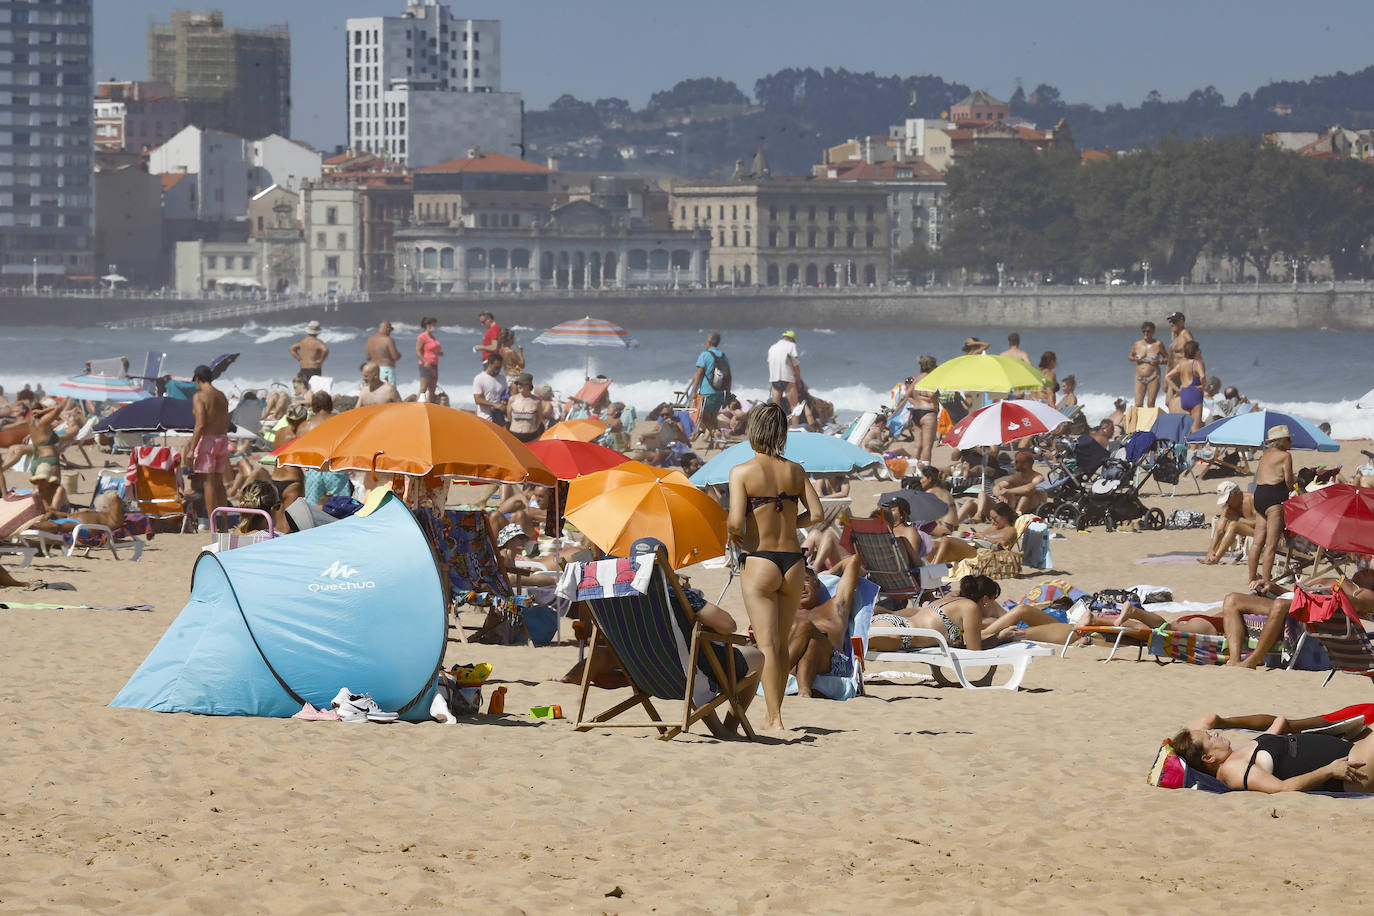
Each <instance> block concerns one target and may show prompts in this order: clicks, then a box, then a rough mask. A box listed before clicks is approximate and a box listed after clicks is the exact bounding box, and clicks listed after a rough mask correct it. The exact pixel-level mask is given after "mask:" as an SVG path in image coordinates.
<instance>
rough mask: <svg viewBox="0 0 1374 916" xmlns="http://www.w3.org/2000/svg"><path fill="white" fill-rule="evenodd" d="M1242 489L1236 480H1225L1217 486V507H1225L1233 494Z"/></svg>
mask: <svg viewBox="0 0 1374 916" xmlns="http://www.w3.org/2000/svg"><path fill="white" fill-rule="evenodd" d="M1239 489H1240V486H1239V485H1238V484H1237V483H1236V482H1235V481H1234V480H1223V481H1222V482H1221V483H1219V484H1218V485H1217V505H1218V506H1224V505H1226V503H1227V501H1228V500H1229V499H1230V498H1231V494H1232V493H1234V492H1236V491H1237V490H1239Z"/></svg>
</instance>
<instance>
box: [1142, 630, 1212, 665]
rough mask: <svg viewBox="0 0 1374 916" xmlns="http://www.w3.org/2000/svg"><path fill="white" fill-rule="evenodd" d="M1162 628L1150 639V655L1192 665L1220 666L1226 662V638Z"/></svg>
mask: <svg viewBox="0 0 1374 916" xmlns="http://www.w3.org/2000/svg"><path fill="white" fill-rule="evenodd" d="M1166 627H1167V625H1166V626H1165V627H1160V628H1159V629H1157V630H1155V631H1154V634H1153V635H1152V636H1151V637H1150V654H1151V655H1157V656H1160V657H1163V658H1172V659H1175V660H1177V661H1181V662H1187V663H1188V664H1190V665H1220V664H1222V663H1223V662H1225V661H1226V637H1224V636H1207V635H1204V634H1200V633H1179V632H1176V631H1173V630H1169V629H1167V628H1166Z"/></svg>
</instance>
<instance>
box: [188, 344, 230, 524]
mask: <svg viewBox="0 0 1374 916" xmlns="http://www.w3.org/2000/svg"><path fill="white" fill-rule="evenodd" d="M213 377H214V373H212V372H211V371H210V367H209V366H196V371H195V372H193V373H191V381H193V382H195V383H196V394H195V397H193V398H192V399H191V408H192V410H193V411H194V413H195V417H196V427H195V429H194V430H192V432H191V441H189V442H187V443H186V445H185V446H183V447H182V450H181V461H182V465H183V466H186V465H188V464H189V465H190V467H191V486H192V488H193V489H194V490H195V491H196V493H198V494H200V497H201V499H202V500H204V505H205V514H206V517H207V518H208V517H209V515H210V513H211V512H214V511H215V510H216V509H218V508H220V507H221V506H227V505H229V498H228V497H227V496H226V495H225V492H224V474H225V472H226V471H228V470H229V401H228V400H227V399H226V398H225V397H224V393H223V392H222V391H220V390H219V389H218V388H216V387H215V386H214V384H212V383H211V381H210V380H211V379H212V378H213Z"/></svg>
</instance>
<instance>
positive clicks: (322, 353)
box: [287, 321, 329, 385]
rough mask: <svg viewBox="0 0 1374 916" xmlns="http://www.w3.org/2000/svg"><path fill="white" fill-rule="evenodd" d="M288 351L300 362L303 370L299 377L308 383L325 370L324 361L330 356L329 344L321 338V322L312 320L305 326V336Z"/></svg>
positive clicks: (298, 374)
mask: <svg viewBox="0 0 1374 916" xmlns="http://www.w3.org/2000/svg"><path fill="white" fill-rule="evenodd" d="M287 350H288V352H290V354H291V355H292V356H293V357H295V358H296V362H298V363H300V365H301V371H300V372H298V373H297V377H298V378H301V379H304V380H305V382H306V384H307V385H308V384H309V383H310V380H311V379H312V378H314V377H315V376H317V375H319V374H320V373H321V372H323V371H324V361H325V360H326V359H328V358H329V346H328V345H327V344H326V343H325V342H324V341H322V340H320V323H319V322H318V321H311V322H310V323H308V324H307V325H306V326H305V336H304V337H302V338H301V339H300V340H298V341H296V342H295V343H293V344H292V345H291V346H290V347H288V348H287Z"/></svg>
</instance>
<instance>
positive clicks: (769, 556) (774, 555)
mask: <svg viewBox="0 0 1374 916" xmlns="http://www.w3.org/2000/svg"><path fill="white" fill-rule="evenodd" d="M805 556H806V554H804V553H793V552H792V551H790V550H756V551H754V552H753V553H746V554H741V560H748V559H749V558H750V557H758V558H759V559H761V560H768V561H769V562H770V563H772V564H773V565H774V566H776V567H777V568H778V572H780V573H782V574H783V575H784V576H785V575H787V571H788V570H789V569H791V568H792V567H793V566H795V565H797V562H798V561H799V560H801V559H802V558H803V557H805Z"/></svg>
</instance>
